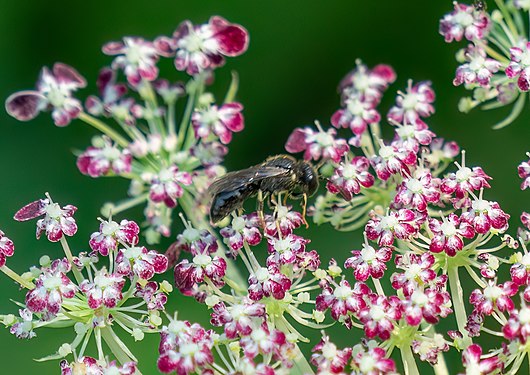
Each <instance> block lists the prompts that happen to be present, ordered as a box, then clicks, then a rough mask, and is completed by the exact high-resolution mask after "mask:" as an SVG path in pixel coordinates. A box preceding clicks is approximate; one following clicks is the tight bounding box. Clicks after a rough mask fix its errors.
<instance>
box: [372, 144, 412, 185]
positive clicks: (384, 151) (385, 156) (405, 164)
mask: <svg viewBox="0 0 530 375" xmlns="http://www.w3.org/2000/svg"><path fill="white" fill-rule="evenodd" d="M416 162H417V158H416V153H415V152H414V151H413V150H411V149H408V148H397V147H396V146H385V145H383V144H382V145H381V148H380V149H379V155H377V156H374V157H373V159H372V164H373V166H374V169H375V172H376V173H377V177H379V178H380V179H382V180H384V181H386V180H388V179H389V178H390V176H392V175H393V174H397V173H399V174H405V173H408V174H410V170H409V166H412V165H416Z"/></svg>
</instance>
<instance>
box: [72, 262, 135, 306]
mask: <svg viewBox="0 0 530 375" xmlns="http://www.w3.org/2000/svg"><path fill="white" fill-rule="evenodd" d="M124 285H125V280H124V279H123V275H119V274H116V273H114V274H109V273H108V272H107V270H106V269H101V270H99V271H98V272H96V275H95V277H94V281H93V282H91V281H89V280H83V282H82V283H81V285H79V289H81V291H82V292H83V293H85V295H86V296H87V302H88V307H90V308H91V309H93V310H96V309H98V308H99V307H100V306H101V305H104V306H105V307H107V308H109V309H111V308H114V307H116V305H117V304H118V302H119V301H120V300H121V299H122V294H121V291H122V289H123V286H124Z"/></svg>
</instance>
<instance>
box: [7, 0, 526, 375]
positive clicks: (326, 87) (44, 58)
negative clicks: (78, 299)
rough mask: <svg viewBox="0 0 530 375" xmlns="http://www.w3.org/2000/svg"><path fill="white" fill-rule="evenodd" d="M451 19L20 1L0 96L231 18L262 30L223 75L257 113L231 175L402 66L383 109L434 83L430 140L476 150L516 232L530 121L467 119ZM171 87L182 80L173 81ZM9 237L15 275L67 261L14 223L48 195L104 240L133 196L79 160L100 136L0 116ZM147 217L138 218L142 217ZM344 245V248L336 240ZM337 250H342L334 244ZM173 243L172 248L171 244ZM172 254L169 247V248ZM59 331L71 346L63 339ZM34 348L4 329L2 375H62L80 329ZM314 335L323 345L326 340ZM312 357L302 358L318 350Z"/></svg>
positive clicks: (179, 301)
mask: <svg viewBox="0 0 530 375" xmlns="http://www.w3.org/2000/svg"><path fill="white" fill-rule="evenodd" d="M451 8H452V4H451V1H450V0H444V1H425V0H409V1H395V0H381V1H351V0H344V1H298V0H297V1H292V0H291V1H278V0H274V1H253V2H251V1H241V0H239V1H224V2H221V1H213V0H212V1H197V0H195V1H187V2H184V1H180V0H171V1H170V0H156V1H133V0H130V1H124V0H114V1H108V0H106V1H104V0H92V1H66V0H55V1H37V0H34V1H27V0H19V1H8V0H1V8H0V9H1V11H0V56H1V60H0V98H1V99H2V101H3V100H4V99H5V98H6V97H7V96H8V95H9V94H11V93H12V92H14V91H17V90H21V89H29V88H33V87H34V83H35V81H36V79H37V75H38V73H39V70H40V68H41V66H43V65H47V66H51V65H52V64H53V63H54V62H56V61H62V62H65V63H68V64H70V65H72V66H74V67H76V68H77V69H78V70H79V72H81V74H83V75H84V76H85V77H86V78H87V80H88V82H89V88H88V89H85V90H84V91H83V92H81V93H80V97H83V98H84V97H86V95H88V93H92V92H93V91H94V90H95V79H96V77H97V73H98V70H99V68H100V67H101V66H103V65H105V64H109V63H110V61H111V59H110V58H109V57H107V56H104V55H103V54H102V53H100V47H101V45H103V44H104V43H105V42H107V41H110V40H117V39H120V38H121V37H122V36H125V35H139V36H143V37H145V38H147V39H151V38H154V37H156V36H158V35H162V34H165V35H168V34H170V33H171V32H172V31H173V30H174V28H175V27H176V26H177V25H178V23H179V22H180V21H182V20H184V19H190V20H192V21H193V22H196V23H202V22H205V21H206V20H207V19H208V18H209V16H211V15H215V14H219V15H222V16H224V17H226V18H227V19H228V20H230V21H232V22H237V23H240V24H242V25H244V26H245V27H246V28H247V29H248V31H249V32H250V36H251V42H250V47H249V50H248V52H247V53H246V54H245V55H243V56H242V57H239V58H236V59H230V60H229V61H228V63H227V65H226V68H225V69H221V70H220V71H219V72H218V74H217V86H216V87H217V89H218V90H222V89H224V87H226V85H227V82H228V77H229V71H230V70H231V69H234V70H237V71H238V72H239V75H240V79H241V84H240V91H239V100H240V101H241V102H242V103H243V104H244V105H245V111H244V114H245V118H246V129H245V131H244V132H243V133H240V134H238V135H236V136H235V137H234V141H233V142H232V144H231V147H230V154H229V156H228V157H227V161H226V165H227V167H228V169H237V168H241V167H245V166H247V165H250V164H254V163H257V162H260V161H261V160H263V159H264V158H265V157H266V156H268V155H271V154H276V153H281V152H284V150H283V145H284V142H285V140H286V138H287V136H288V135H289V134H290V132H291V131H292V130H293V128H294V127H296V126H301V125H306V124H310V123H312V121H313V120H314V119H319V120H321V121H322V122H323V123H324V124H327V123H328V121H329V117H330V115H331V114H332V113H333V112H334V110H335V109H336V108H337V106H338V104H339V103H338V100H339V98H338V95H337V93H336V87H337V84H338V82H339V80H340V79H341V78H342V77H343V76H344V75H345V74H346V73H347V72H348V71H349V70H350V69H352V68H353V67H354V62H355V59H357V58H362V59H363V60H364V61H365V62H366V63H367V64H368V65H370V66H373V65H375V64H377V63H381V62H384V63H388V64H391V65H392V66H393V67H394V68H395V69H396V71H397V74H398V80H397V82H396V83H395V84H394V85H393V86H391V88H390V89H389V91H388V93H387V95H386V96H385V100H384V102H383V106H382V108H384V111H386V110H387V109H388V107H389V106H390V105H391V103H393V101H394V96H395V92H396V91H397V90H398V89H403V88H404V87H405V85H406V81H407V79H408V78H412V79H414V80H431V81H432V82H433V86H434V88H435V90H436V93H437V100H436V111H437V112H436V114H435V115H434V116H433V117H432V118H431V119H430V121H429V123H430V125H431V128H432V129H433V130H434V131H435V132H436V133H437V134H438V135H440V136H443V137H445V138H448V139H454V140H456V141H458V142H459V144H460V145H461V146H462V147H463V148H465V149H466V150H467V151H468V154H467V155H468V157H467V159H468V165H481V166H483V168H484V170H485V171H486V172H487V173H488V174H489V175H491V176H493V177H494V180H493V182H492V186H493V190H491V191H490V192H488V196H487V197H488V198H489V199H492V200H497V201H499V202H500V203H501V205H502V206H503V207H504V208H505V209H506V210H507V211H508V212H510V213H511V214H512V220H511V223H512V225H513V226H515V225H517V218H518V216H519V213H520V211H521V210H522V209H526V210H528V209H530V204H529V195H528V193H526V195H525V194H524V193H522V192H521V191H519V183H520V181H519V179H518V178H517V175H516V166H517V165H518V164H519V163H520V162H521V161H522V160H523V159H524V158H525V155H524V153H525V152H526V151H528V150H529V149H530V144H529V143H530V142H529V140H530V124H529V120H530V116H529V112H530V111H529V110H528V109H527V110H526V111H525V114H524V115H523V116H521V117H520V118H519V119H518V120H517V121H516V123H514V124H513V125H512V126H510V127H508V128H506V129H504V130H501V131H493V130H492V129H491V125H493V124H494V122H496V121H497V120H500V119H501V118H502V117H503V116H504V115H505V114H506V113H505V111H504V112H503V111H502V110H501V111H496V112H491V113H487V112H486V113H484V112H480V111H474V112H472V113H471V114H469V115H464V114H461V113H459V112H458V111H457V102H458V99H459V97H460V96H461V95H462V94H464V93H465V90H464V89H463V88H454V87H453V86H452V83H451V82H452V79H453V75H454V70H455V67H456V62H455V61H454V53H455V52H456V50H457V48H456V46H455V45H446V44H445V43H444V42H443V39H442V37H441V36H439V35H438V20H439V18H440V17H441V16H442V15H443V14H444V13H445V12H447V11H449V10H450V9H451ZM166 73H167V74H166V75H165V78H169V79H176V78H177V77H181V78H182V76H181V75H177V73H176V72H174V71H173V70H170V69H168V70H167V71H166ZM0 124H1V131H2V133H1V134H2V136H1V137H0V152H1V153H2V156H3V157H2V159H1V161H0V165H1V171H2V176H3V178H2V181H1V184H0V207H1V210H0V228H1V229H2V230H4V231H5V232H6V233H7V234H8V236H9V237H11V238H12V239H13V240H14V241H15V244H16V247H17V250H16V253H15V256H14V257H13V258H12V259H10V260H9V262H8V265H9V266H10V267H11V268H13V269H15V270H18V271H20V272H22V271H23V270H25V269H27V267H29V266H30V265H32V264H35V263H36V262H38V259H39V257H40V256H42V255H43V254H49V255H50V256H52V257H56V256H60V255H61V250H60V247H59V246H58V245H56V244H55V245H54V244H50V243H48V242H47V241H46V240H44V239H43V240H41V241H39V242H37V241H36V240H35V238H34V230H35V225H34V224H35V223H34V222H30V223H16V222H14V221H13V220H12V219H11V218H12V216H13V213H14V212H15V211H16V210H17V209H18V208H20V207H21V206H22V205H24V204H25V203H27V202H29V201H32V200H35V199H36V198H39V197H42V195H43V193H44V192H46V191H49V192H50V193H51V194H52V196H53V197H54V198H55V199H56V200H57V201H59V202H62V203H72V204H74V205H76V206H77V207H78V208H79V211H78V213H77V214H76V218H77V222H78V224H79V232H78V235H77V236H76V237H75V238H74V239H72V240H71V241H70V244H71V246H72V247H73V248H74V249H77V250H86V249H87V247H88V245H87V241H88V237H89V235H90V233H91V232H93V231H94V230H95V229H96V228H97V225H98V223H97V221H96V217H97V216H98V214H99V208H100V206H101V205H102V203H103V202H105V201H108V200H117V199H119V198H121V197H123V196H124V194H125V191H126V188H127V184H126V183H125V182H124V181H120V180H117V179H98V180H93V179H90V178H88V177H85V176H82V175H81V174H80V173H79V172H78V171H77V169H76V167H75V158H74V156H73V155H72V150H73V149H74V148H78V149H81V148H84V147H86V146H87V145H88V143H89V139H90V136H91V135H92V134H94V133H93V131H92V130H91V129H89V128H88V127H86V126H84V125H81V123H79V122H74V123H72V124H71V125H70V126H69V127H67V128H57V127H55V126H54V125H53V123H52V121H51V119H50V116H49V115H47V114H43V115H40V116H39V117H38V119H36V120H34V121H32V122H29V123H19V122H17V121H15V120H14V119H12V118H10V117H8V116H7V115H6V114H5V113H4V111H1V113H0ZM139 215H140V212H139V211H136V212H133V213H131V215H130V216H129V218H130V219H140V217H139ZM310 233H311V239H312V245H313V246H312V247H313V248H315V249H318V250H319V251H320V253H321V254H322V258H323V261H324V262H326V263H327V261H328V260H329V258H331V257H335V258H336V259H338V260H343V259H345V258H346V257H347V255H348V254H349V251H350V250H352V249H356V248H357V249H358V248H359V245H360V241H359V235H358V233H356V234H352V233H338V234H337V233H336V232H334V231H332V230H331V229H330V228H329V227H328V226H322V227H318V228H317V227H315V228H311V232H310ZM330 236H332V237H330ZM330 238H332V241H330ZM166 245H167V243H166ZM161 248H162V249H163V248H164V247H161ZM0 290H1V293H2V308H1V309H0V310H1V311H2V312H4V313H7V312H11V313H15V312H16V311H17V308H16V307H15V305H14V304H13V303H11V302H10V301H9V299H16V300H23V299H24V294H23V293H22V292H20V291H17V290H16V288H15V287H14V285H13V284H12V283H11V282H10V281H9V280H8V279H7V278H5V277H3V278H1V279H0ZM171 301H172V302H171V303H170V304H169V305H168V310H169V311H173V310H175V309H178V310H179V317H180V318H182V319H191V320H195V321H199V322H201V323H206V322H207V321H208V315H207V314H206V313H205V311H204V309H202V308H197V307H198V305H197V304H195V303H194V302H193V301H191V300H189V299H184V298H181V297H178V296H177V294H176V293H175V294H173V295H172V298H171ZM59 332H60V334H58V333H59ZM332 332H333V333H335V335H334V339H335V340H336V342H337V343H338V345H340V346H344V345H353V344H354V343H355V342H356V341H357V336H356V335H354V334H353V333H352V334H351V335H349V334H344V333H342V334H338V332H342V331H340V330H337V329H333V330H332ZM37 333H38V337H37V338H35V339H33V340H32V341H29V342H28V341H18V340H17V339H16V338H15V337H14V336H12V335H10V334H9V332H8V331H7V330H5V329H1V330H0V363H1V364H2V365H1V366H2V367H1V369H0V374H10V373H14V372H17V373H23V374H29V373H34V372H42V373H50V374H53V373H58V372H59V368H58V363H57V362H49V363H44V364H38V363H35V362H33V361H32V360H31V359H32V358H38V357H42V356H45V355H48V354H50V353H52V352H54V351H55V350H56V349H57V348H58V347H59V346H60V344H61V343H63V342H70V341H71V340H72V338H73V337H72V336H71V331H69V330H68V331H66V330H65V331H59V330H57V331H55V332H53V334H51V333H50V332H49V331H46V330H40V331H38V332H37ZM318 335H319V334H318V333H313V334H311V336H312V337H313V338H316V337H318ZM157 344H158V337H157V335H152V336H151V337H146V339H145V340H144V342H142V343H139V344H136V345H132V347H133V348H134V349H133V351H134V352H135V353H137V354H139V357H140V359H141V361H142V370H143V373H144V374H151V373H156V370H155V361H156V357H157V354H156V350H157ZM309 348H310V346H309V345H306V346H303V350H305V351H308V350H309ZM449 362H450V364H449V365H450V368H451V373H454V372H455V371H457V369H458V368H459V367H460V366H459V364H458V363H459V362H460V358H459V357H454V358H453V360H452V361H449Z"/></svg>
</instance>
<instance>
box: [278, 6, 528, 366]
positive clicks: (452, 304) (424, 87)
mask: <svg viewBox="0 0 530 375" xmlns="http://www.w3.org/2000/svg"><path fill="white" fill-rule="evenodd" d="M473 9H474V8H473ZM458 11H459V12H467V13H466V14H468V13H469V9H468V8H462V7H459V8H458ZM469 16H470V17H471V18H470V20H471V21H473V20H474V21H473V22H474V23H473V25H474V26H473V27H472V28H470V29H469V30H461V31H458V30H457V29H452V30H451V31H447V32H448V33H449V32H451V33H452V34H451V35H453V37H452V38H460V37H462V36H463V35H475V36H477V35H483V33H485V32H486V31H487V28H485V29H481V27H483V21H484V19H479V18H477V17H476V12H475V11H473V12H471V13H469ZM461 17H464V15H462V16H461ZM466 17H467V16H466ZM473 17H475V18H473ZM450 21H451V20H450V19H449V18H448V21H447V22H450ZM455 22H456V21H455ZM470 25H471V24H470ZM447 27H449V26H447V25H445V26H444V30H446V28H447ZM470 27H471V26H470ZM447 30H448V29H447ZM381 71H383V72H387V73H388V72H392V70H391V68H389V67H385V68H384V69H383V68H382V65H378V66H377V67H375V68H374V69H372V70H370V69H369V68H367V67H366V66H364V65H362V64H361V63H360V62H358V64H357V68H356V69H355V70H354V71H353V72H352V73H350V74H348V75H347V77H346V78H345V79H344V80H343V81H342V83H341V85H340V86H339V90H340V93H341V97H342V98H343V101H344V98H348V97H351V96H352V95H354V94H356V95H359V97H360V98H365V99H366V97H369V98H372V100H371V101H370V100H369V101H365V103H368V102H370V103H375V105H377V104H379V101H380V99H381V97H382V95H383V93H384V90H385V89H386V88H387V86H388V84H390V83H391V82H392V81H393V80H394V79H395V75H394V74H393V73H392V74H387V75H385V76H384V77H387V80H383V78H382V76H381V75H380V72H381ZM374 77H378V78H380V79H379V81H376V80H375V79H374ZM381 82H382V83H381ZM359 87H363V88H364V90H365V91H364V92H370V96H363V95H362V94H361V91H359ZM368 88H369V89H368ZM373 98H375V99H373ZM434 99H435V93H434V91H433V89H432V87H431V85H430V83H429V82H419V83H413V82H412V81H409V83H408V88H407V90H406V91H405V92H398V97H397V99H396V104H395V105H394V106H393V107H392V108H391V109H390V110H389V111H388V114H387V119H388V123H389V124H390V125H391V126H393V127H394V131H395V134H394V137H393V139H392V140H391V141H385V140H383V139H381V130H380V124H379V120H374V121H372V122H370V123H367V126H364V127H362V131H359V129H360V128H359V127H350V126H347V127H346V128H348V129H349V131H351V132H352V133H353V137H351V136H352V134H351V133H349V132H348V133H349V137H350V138H349V140H347V139H348V138H341V137H340V135H339V134H337V132H336V131H335V130H334V129H331V130H326V129H325V128H322V126H321V125H320V124H319V123H317V129H316V130H314V129H312V128H310V127H307V128H303V129H296V130H295V131H294V132H293V133H292V135H291V136H290V137H289V139H288V140H287V143H286V149H287V150H288V151H290V152H304V155H303V157H304V158H305V159H306V160H314V161H315V162H318V167H319V172H320V174H321V175H322V176H323V177H325V178H327V186H326V187H327V192H326V193H325V194H322V195H320V196H317V197H316V199H315V203H314V206H313V207H311V209H310V214H311V215H312V216H313V221H314V222H315V223H317V224H321V223H325V222H329V223H331V224H332V225H333V226H334V227H335V228H336V229H338V230H344V231H352V230H356V229H359V228H363V227H364V236H365V241H364V244H363V245H362V247H360V248H359V247H357V248H356V249H355V250H353V251H352V253H351V254H352V256H351V257H349V258H348V259H346V261H345V262H344V269H346V270H348V269H351V270H352V274H353V280H349V279H348V277H347V275H348V272H346V271H344V270H343V269H342V268H341V267H340V266H339V264H338V263H337V262H336V261H335V260H333V259H332V260H331V261H330V263H329V266H328V268H327V270H318V271H317V272H316V274H317V275H318V277H317V278H318V280H319V287H320V288H321V292H320V294H319V295H317V296H316V297H315V299H314V301H315V312H314V314H313V315H314V316H316V314H315V313H316V312H320V313H325V314H326V313H329V314H330V317H331V319H332V320H335V321H337V322H339V323H341V324H343V325H344V326H345V327H346V328H347V329H355V328H358V329H361V330H362V331H363V332H364V337H365V340H372V341H371V342H372V344H371V345H372V346H369V348H372V347H373V348H377V349H378V350H381V353H379V354H376V352H373V354H372V355H371V356H370V359H369V360H368V359H367V360H366V363H365V364H364V366H367V367H364V368H365V369H366V370H365V371H366V372H362V371H363V370H360V371H361V372H362V373H374V374H375V373H389V372H393V371H395V367H392V366H391V365H390V364H387V363H386V362H383V363H378V361H377V360H376V359H375V358H382V359H385V358H388V357H389V356H390V355H391V354H392V352H393V351H394V350H399V351H400V352H401V357H402V358H403V359H404V361H405V368H406V372H407V373H414V370H412V368H415V366H416V364H415V359H414V357H415V356H417V359H419V360H420V361H425V362H428V363H430V364H431V365H436V366H440V365H442V366H445V364H442V363H441V362H443V361H440V357H441V356H443V352H446V351H449V350H450V348H451V347H454V348H457V349H466V350H465V351H464V352H463V353H462V355H463V364H464V366H466V367H467V371H471V372H473V371H474V370H471V368H473V369H475V368H480V369H481V370H480V371H481V372H480V373H494V372H499V371H502V369H503V368H504V367H508V366H511V371H512V372H513V373H515V372H517V371H518V369H519V367H520V366H521V363H522V360H523V359H524V357H525V355H526V351H525V346H524V342H525V341H524V342H521V344H520V345H515V344H514V342H513V337H519V336H518V335H521V333H522V334H523V335H524V332H525V330H524V329H523V328H522V325H523V324H525V323H524V321H521V320H516V319H520V318H519V317H520V316H521V314H520V313H518V312H517V306H516V301H514V296H517V295H518V294H519V293H522V296H523V297H522V298H523V304H524V303H525V301H528V302H530V299H528V300H525V299H524V296H527V295H528V296H530V287H528V283H527V280H529V281H530V277H527V276H526V272H527V271H526V269H527V268H526V266H524V264H525V263H523V264H521V265H519V262H524V261H525V259H526V258H527V256H526V255H524V254H523V255H521V254H519V255H518V254H514V253H513V252H510V253H508V254H506V255H507V257H505V258H504V257H500V256H498V255H496V253H497V252H498V251H500V250H502V249H503V248H506V247H508V248H511V249H516V248H518V247H520V246H522V247H523V249H524V252H525V254H526V244H527V243H528V240H529V239H530V238H529V235H528V223H529V219H530V216H529V215H528V214H526V213H523V215H522V217H521V219H522V220H521V221H522V223H523V227H521V228H520V229H519V231H518V234H517V239H514V238H512V237H510V236H508V235H506V234H504V233H505V232H506V231H507V230H508V219H509V218H510V216H509V215H508V214H507V213H505V212H504V211H503V209H502V208H501V206H500V205H499V203H498V202H495V201H490V200H487V199H486V198H484V196H485V195H486V191H487V189H489V188H490V184H489V181H490V180H491V177H490V176H489V175H487V174H486V172H484V170H483V169H482V168H480V167H478V166H475V167H470V166H468V165H466V160H465V156H466V155H465V152H463V151H462V155H461V161H455V160H454V159H455V157H456V156H458V154H459V153H460V150H459V147H458V146H457V145H456V144H455V143H454V142H444V141H443V140H442V139H439V138H437V137H436V135H435V134H434V133H433V132H432V131H431V130H430V129H429V127H428V124H427V119H428V118H429V117H430V116H431V115H432V114H433V113H434V106H433V103H434ZM374 109H375V106H374ZM344 111H346V110H344V109H343V110H340V111H339V113H340V114H341V116H342V114H343V113H345V112H344ZM379 117H380V116H379ZM337 118H339V117H338V115H337V114H335V115H333V117H332V120H331V124H332V125H334V126H336V127H337V124H338V122H337ZM373 118H375V117H372V119H373ZM340 127H344V126H340ZM345 145H349V147H348V146H345ZM451 162H454V168H455V169H453V170H452V171H451V170H450V168H449V167H450V165H451V164H453V163H451ZM527 164H528V163H526V162H523V163H522V164H521V165H520V166H519V175H520V177H521V178H522V179H523V184H522V186H521V187H522V189H525V188H526V187H527V179H528V176H529V175H530V170H529V169H528V168H527V167H528V165H527ZM512 251H513V250H512ZM506 255H505V256H506ZM529 259H530V258H529ZM392 260H393V263H394V266H391V265H390V264H389V262H391V261H392ZM518 260H520V261H518ZM502 264H513V266H512V270H515V269H516V270H517V277H516V278H515V279H514V276H513V274H515V273H516V272H515V271H512V280H511V281H506V282H499V281H498V278H499V277H500V275H499V268H500V266H501V265H502ZM529 264H530V262H529ZM392 268H394V269H396V271H395V272H393V273H392V274H390V275H389V274H388V272H387V270H388V269H392ZM462 272H465V273H467V274H468V275H469V276H470V277H471V278H472V280H474V281H475V282H476V284H477V289H475V290H473V289H471V290H466V293H467V294H465V296H466V297H467V298H468V300H469V303H470V304H471V306H472V307H473V310H472V311H471V312H470V313H469V314H467V313H466V307H465V303H466V302H465V300H464V298H465V297H464V294H463V293H462V292H459V291H460V290H461V289H460V288H462V285H461V284H460V277H461V275H460V274H461V273H462ZM384 279H388V280H390V281H391V287H392V288H391V290H387V289H386V288H384V287H383V283H381V280H384ZM524 308H526V305H524ZM513 311H516V312H515V313H513ZM490 317H492V319H495V320H497V321H498V322H499V323H501V324H502V325H504V326H506V324H508V322H510V323H509V324H511V326H510V327H511V331H510V333H511V337H510V336H509V335H507V334H506V331H507V329H506V328H505V329H504V330H503V329H502V327H501V329H500V331H499V329H496V330H493V329H492V328H485V327H484V322H485V321H486V318H488V319H489V318H490ZM510 317H511V318H510ZM447 319H454V320H456V327H457V330H454V331H450V332H448V333H444V332H436V330H435V327H436V325H438V323H439V322H440V321H441V320H447ZM429 327H430V328H429ZM483 327H484V328H483ZM503 331H504V333H503ZM483 332H487V334H491V333H492V332H493V334H496V335H497V336H504V337H505V338H506V339H507V340H510V341H507V342H506V343H504V344H503V345H502V346H501V348H500V349H492V350H491V351H490V353H486V354H484V355H483V354H482V348H481V347H480V346H479V345H478V344H474V343H473V340H474V338H475V337H477V336H479V335H481V334H482V333H483ZM367 342H368V341H367ZM319 345H320V346H317V352H318V354H315V355H313V360H312V363H313V364H315V365H317V367H318V368H319V371H321V372H322V373H341V374H342V373H346V370H345V368H346V367H347V366H348V365H351V366H353V364H351V363H350V362H349V361H350V358H353V355H352V354H351V352H352V348H349V349H348V348H346V349H343V350H342V351H341V350H338V349H337V347H336V346H335V345H334V344H332V343H330V342H329V339H328V338H327V336H325V337H324V339H323V341H322V342H321V344H319ZM358 350H361V349H358ZM363 350H364V351H366V350H367V349H363ZM372 350H375V349H372ZM320 351H321V354H320ZM354 351H355V350H354ZM369 366H373V367H369ZM377 366H381V368H379V367H377ZM411 366H412V367H411ZM383 368H384V369H385V370H383ZM468 373H469V372H468Z"/></svg>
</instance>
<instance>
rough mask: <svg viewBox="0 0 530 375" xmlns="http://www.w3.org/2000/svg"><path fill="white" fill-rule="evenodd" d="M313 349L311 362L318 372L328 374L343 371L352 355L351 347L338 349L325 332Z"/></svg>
mask: <svg viewBox="0 0 530 375" xmlns="http://www.w3.org/2000/svg"><path fill="white" fill-rule="evenodd" d="M311 351H312V352H313V354H312V355H311V363H312V364H313V365H314V366H316V367H317V372H318V373H327V374H341V373H343V371H344V369H345V368H346V366H347V365H348V362H349V361H350V359H351V355H352V349H351V348H344V349H338V348H337V346H336V345H335V344H333V343H332V342H331V341H330V340H329V336H327V335H325V334H322V339H321V340H320V342H319V343H318V344H316V345H315V346H314V347H313V349H311Z"/></svg>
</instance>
